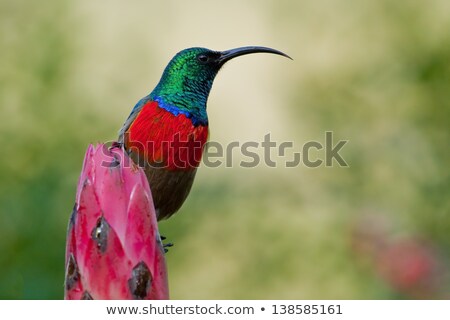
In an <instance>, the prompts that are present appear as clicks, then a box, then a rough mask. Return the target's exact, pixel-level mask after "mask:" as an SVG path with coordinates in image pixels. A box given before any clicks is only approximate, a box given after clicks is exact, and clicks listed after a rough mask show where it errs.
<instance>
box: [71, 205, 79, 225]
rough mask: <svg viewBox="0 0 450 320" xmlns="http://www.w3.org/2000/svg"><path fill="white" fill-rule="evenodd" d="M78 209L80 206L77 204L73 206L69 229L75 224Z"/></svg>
mask: <svg viewBox="0 0 450 320" xmlns="http://www.w3.org/2000/svg"><path fill="white" fill-rule="evenodd" d="M77 207H78V204H77V203H76V202H75V204H74V205H73V209H72V214H71V215H70V219H69V228H71V227H72V226H73V225H74V224H75V217H76V215H77V213H78V210H77Z"/></svg>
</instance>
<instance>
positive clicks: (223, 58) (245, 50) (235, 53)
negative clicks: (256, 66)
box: [218, 47, 292, 65]
mask: <svg viewBox="0 0 450 320" xmlns="http://www.w3.org/2000/svg"><path fill="white" fill-rule="evenodd" d="M258 52H265V53H273V54H278V55H280V56H283V57H286V58H289V59H291V60H292V58H291V57H289V56H288V55H287V54H285V53H283V52H281V51H278V50H275V49H272V48H267V47H240V48H236V49H231V50H226V51H222V52H220V57H219V59H218V62H219V63H220V64H221V65H223V64H224V63H225V62H227V61H228V60H231V59H233V58H236V57H239V56H243V55H246V54H251V53H258Z"/></svg>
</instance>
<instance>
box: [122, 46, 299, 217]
mask: <svg viewBox="0 0 450 320" xmlns="http://www.w3.org/2000/svg"><path fill="white" fill-rule="evenodd" d="M258 52H265V53H272V54H277V55H281V56H284V57H287V58H290V57H289V56H288V55H287V54H285V53H283V52H281V51H278V50H275V49H272V48H266V47H255V46H249V47H240V48H236V49H231V50H226V51H213V50H210V49H206V48H198V47H196V48H188V49H184V50H182V51H180V52H179V53H177V54H176V55H175V57H173V58H172V60H170V62H169V64H168V65H167V67H166V68H165V70H164V72H163V74H162V77H161V80H160V81H159V83H158V84H157V86H156V87H155V89H154V90H153V91H152V92H151V93H150V94H149V95H147V96H145V97H144V98H142V99H141V100H139V102H138V103H137V104H136V105H135V107H134V108H133V110H132V111H131V114H130V115H129V117H128V118H127V120H126V121H125V123H124V124H123V126H122V128H121V130H120V131H119V139H118V142H119V144H121V145H122V146H123V148H124V149H125V151H127V152H128V154H129V155H130V157H131V158H132V159H133V160H134V162H135V163H136V164H138V165H139V166H141V167H142V168H143V169H144V172H145V174H146V176H147V179H148V182H149V185H150V189H151V193H152V197H153V203H154V206H155V210H156V215H157V219H158V221H159V220H162V219H167V218H169V217H170V216H171V215H173V214H174V213H175V212H177V211H178V210H179V209H180V207H181V206H182V204H183V203H184V201H185V200H186V198H187V196H188V194H189V192H190V190H191V187H192V183H193V181H194V178H195V174H196V172H197V168H198V166H199V164H200V161H201V158H202V154H203V151H204V146H205V143H206V142H207V140H208V134H209V127H208V114H207V112H206V108H207V100H208V96H209V93H210V91H211V88H212V85H213V82H214V79H215V77H216V75H217V73H218V72H219V70H220V68H221V67H222V66H223V65H224V64H225V63H226V62H227V61H229V60H231V59H233V58H236V57H239V56H243V55H246V54H251V53H258ZM290 59H291V58H290ZM236 103H239V101H236Z"/></svg>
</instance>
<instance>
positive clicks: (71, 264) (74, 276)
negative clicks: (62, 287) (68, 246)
mask: <svg viewBox="0 0 450 320" xmlns="http://www.w3.org/2000/svg"><path fill="white" fill-rule="evenodd" d="M79 279H80V273H79V272H78V266H77V262H76V261H75V257H74V256H73V254H72V253H71V254H70V255H69V261H68V262H67V268H66V289H67V290H71V289H72V288H73V286H74V285H75V284H76V283H77V282H78V280H79Z"/></svg>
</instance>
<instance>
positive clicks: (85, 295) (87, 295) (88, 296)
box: [81, 291, 94, 300]
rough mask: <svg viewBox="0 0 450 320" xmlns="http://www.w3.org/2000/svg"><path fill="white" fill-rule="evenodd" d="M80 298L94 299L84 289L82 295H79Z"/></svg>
mask: <svg viewBox="0 0 450 320" xmlns="http://www.w3.org/2000/svg"><path fill="white" fill-rule="evenodd" d="M81 300H94V298H92V296H91V295H90V294H89V292H87V291H85V292H83V295H82V296H81Z"/></svg>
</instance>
